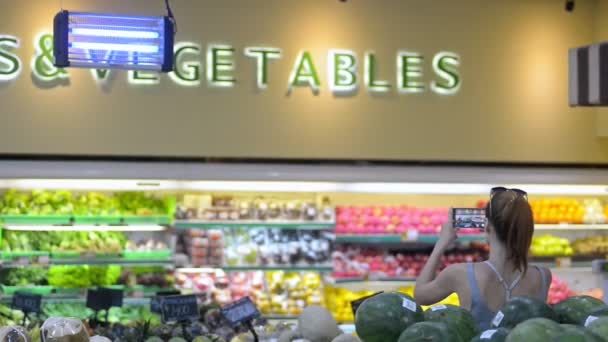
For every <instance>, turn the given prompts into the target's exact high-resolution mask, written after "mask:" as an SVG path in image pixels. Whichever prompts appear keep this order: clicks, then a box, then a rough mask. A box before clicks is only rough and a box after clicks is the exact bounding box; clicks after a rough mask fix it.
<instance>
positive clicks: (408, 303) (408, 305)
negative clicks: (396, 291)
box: [403, 298, 416, 312]
mask: <svg viewBox="0 0 608 342" xmlns="http://www.w3.org/2000/svg"><path fill="white" fill-rule="evenodd" d="M403 307H404V308H406V309H408V310H410V311H412V312H416V303H414V302H413V301H411V300H409V299H407V298H403Z"/></svg>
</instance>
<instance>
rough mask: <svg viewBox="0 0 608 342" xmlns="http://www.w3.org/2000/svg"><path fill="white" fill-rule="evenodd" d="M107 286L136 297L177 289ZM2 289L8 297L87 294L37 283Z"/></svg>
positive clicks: (81, 290)
mask: <svg viewBox="0 0 608 342" xmlns="http://www.w3.org/2000/svg"><path fill="white" fill-rule="evenodd" d="M105 287H107V288H111V289H115V290H124V292H125V293H126V294H129V293H130V294H137V293H139V294H140V295H139V296H138V295H134V296H133V297H134V298H147V297H153V296H155V295H156V294H157V293H158V292H164V291H175V288H162V287H157V286H143V285H135V286H132V287H127V286H125V285H111V286H105ZM0 289H1V290H2V296H4V297H7V296H9V297H10V295H13V294H15V293H16V292H26V293H33V294H40V295H43V296H45V298H55V299H60V298H68V299H70V298H71V299H75V298H81V297H84V296H85V295H86V289H81V288H74V289H69V288H58V287H54V286H48V285H36V286H6V285H2V286H0Z"/></svg>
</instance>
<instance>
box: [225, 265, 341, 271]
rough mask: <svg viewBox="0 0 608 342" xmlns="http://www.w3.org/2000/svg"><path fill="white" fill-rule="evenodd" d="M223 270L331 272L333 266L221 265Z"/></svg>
mask: <svg viewBox="0 0 608 342" xmlns="http://www.w3.org/2000/svg"><path fill="white" fill-rule="evenodd" d="M221 269H222V270H224V271H225V272H239V271H286V272H300V271H312V272H333V270H334V268H333V266H289V265H285V266H222V267H221Z"/></svg>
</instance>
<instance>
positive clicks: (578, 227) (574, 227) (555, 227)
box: [534, 224, 608, 232]
mask: <svg viewBox="0 0 608 342" xmlns="http://www.w3.org/2000/svg"><path fill="white" fill-rule="evenodd" d="M534 230H550V231H560V230H565V231H569V232H572V231H574V232H575V231H585V230H608V224H535V225H534Z"/></svg>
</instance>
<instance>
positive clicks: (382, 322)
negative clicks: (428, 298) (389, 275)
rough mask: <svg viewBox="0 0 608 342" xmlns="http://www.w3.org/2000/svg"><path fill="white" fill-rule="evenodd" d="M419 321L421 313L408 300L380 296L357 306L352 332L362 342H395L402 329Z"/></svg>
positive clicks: (422, 316)
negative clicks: (353, 330)
mask: <svg viewBox="0 0 608 342" xmlns="http://www.w3.org/2000/svg"><path fill="white" fill-rule="evenodd" d="M422 320H424V312H423V311H422V308H421V307H420V305H417V304H416V302H414V299H413V298H412V297H410V296H407V295H405V294H401V293H392V292H389V293H382V294H379V295H377V296H374V297H371V298H369V299H366V300H365V301H364V302H363V303H361V306H359V308H358V309H357V314H356V316H355V330H356V331H357V335H358V336H359V337H360V338H361V340H363V341H365V342H388V341H397V339H398V338H399V335H401V333H402V332H403V331H404V330H405V329H407V328H408V327H409V326H410V325H412V324H414V323H417V322H420V321H422Z"/></svg>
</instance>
